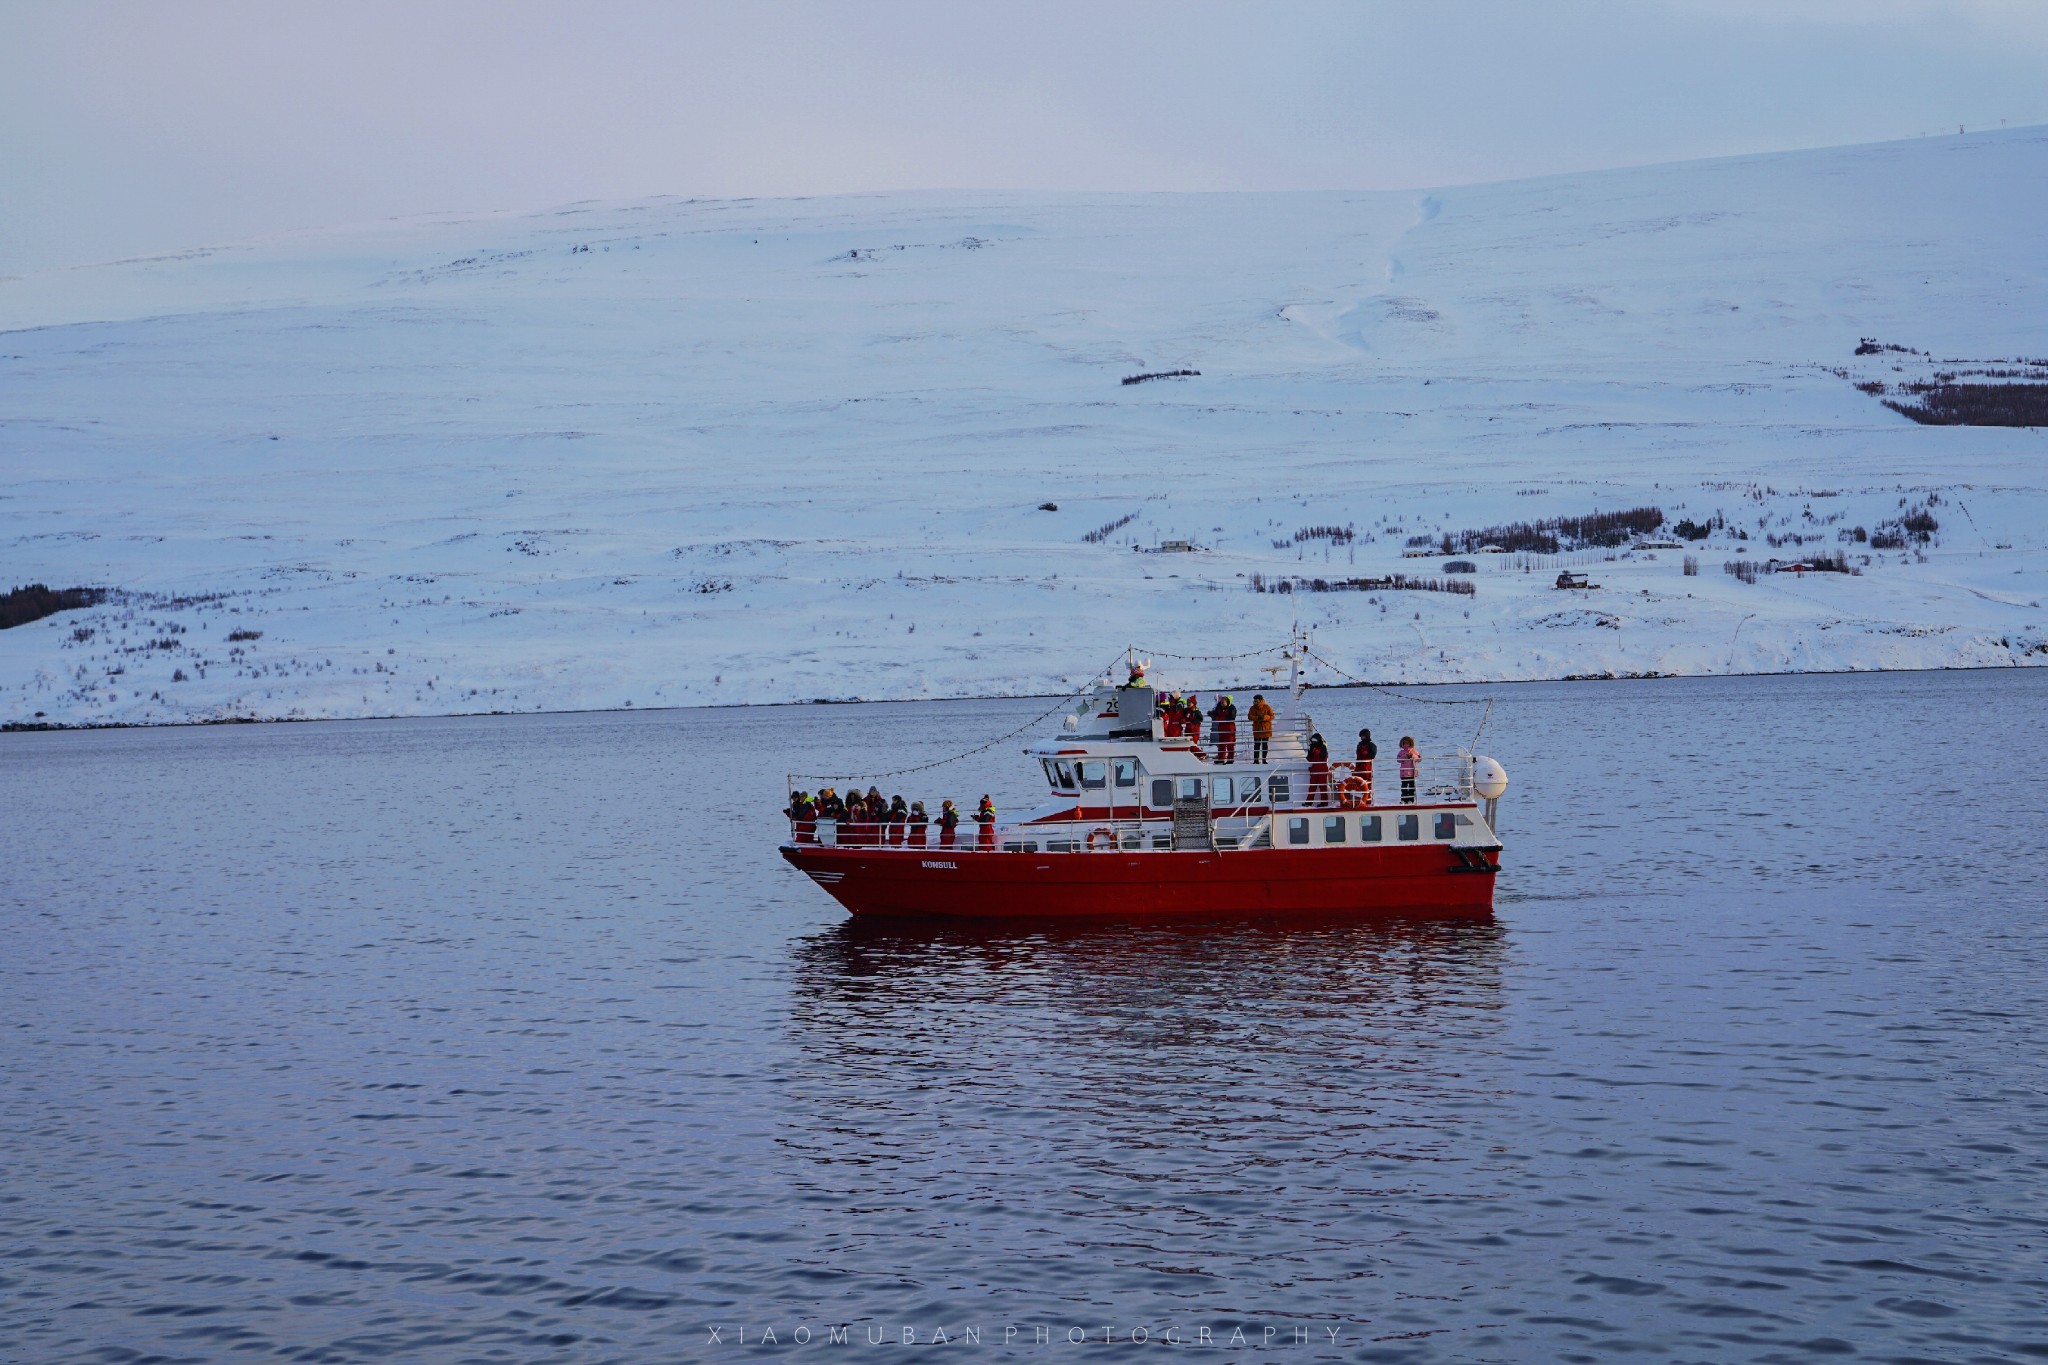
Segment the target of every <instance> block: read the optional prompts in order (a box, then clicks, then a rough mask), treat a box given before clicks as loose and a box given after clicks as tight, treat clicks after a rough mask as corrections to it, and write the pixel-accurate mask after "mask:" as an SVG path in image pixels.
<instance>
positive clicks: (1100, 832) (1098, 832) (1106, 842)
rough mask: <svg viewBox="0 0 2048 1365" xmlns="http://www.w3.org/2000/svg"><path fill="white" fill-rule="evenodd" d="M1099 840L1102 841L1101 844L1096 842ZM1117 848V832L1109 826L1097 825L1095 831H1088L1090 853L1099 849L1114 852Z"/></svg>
mask: <svg viewBox="0 0 2048 1365" xmlns="http://www.w3.org/2000/svg"><path fill="white" fill-rule="evenodd" d="M1098 838H1099V839H1101V840H1102V842H1101V843H1099V844H1098V843H1096V842H1095V841H1096V840H1097V839H1098ZM1115 848H1116V831H1115V830H1113V829H1111V828H1110V827H1109V826H1108V825H1097V826H1096V827H1095V828H1094V829H1091V830H1089V831H1088V851H1089V852H1090V853H1093V852H1095V851H1096V850H1097V849H1111V850H1114V849H1115Z"/></svg>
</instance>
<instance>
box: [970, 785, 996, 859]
mask: <svg viewBox="0 0 2048 1365" xmlns="http://www.w3.org/2000/svg"><path fill="white" fill-rule="evenodd" d="M974 823H975V824H977V825H980V826H981V832H980V834H979V835H977V836H976V838H975V845H976V847H978V848H979V849H980V850H981V851H982V852H983V853H988V852H990V851H992V850H993V849H994V848H995V846H996V803H995V802H993V801H991V800H989V799H988V793H987V792H983V793H982V795H981V804H980V805H978V806H976V807H975V808H974Z"/></svg>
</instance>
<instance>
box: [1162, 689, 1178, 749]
mask: <svg viewBox="0 0 2048 1365" xmlns="http://www.w3.org/2000/svg"><path fill="white" fill-rule="evenodd" d="M1159 719H1160V720H1161V721H1162V722H1163V725H1162V726H1161V733H1163V734H1164V735H1165V736H1166V738H1168V739H1179V738H1180V730H1181V710H1180V696H1179V694H1178V693H1168V694H1167V695H1166V696H1163V697H1161V698H1160V699H1159Z"/></svg>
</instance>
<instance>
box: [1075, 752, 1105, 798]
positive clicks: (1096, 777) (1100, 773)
mask: <svg viewBox="0 0 2048 1365" xmlns="http://www.w3.org/2000/svg"><path fill="white" fill-rule="evenodd" d="M1074 766H1075V767H1077V768H1079V769H1080V770H1081V790H1083V791H1101V790H1102V789H1103V788H1104V787H1107V786H1108V785H1109V765H1108V764H1107V763H1104V762H1103V761H1102V760H1101V759H1099V758H1095V759H1088V760H1086V761H1084V762H1081V763H1077V764H1075V765H1074Z"/></svg>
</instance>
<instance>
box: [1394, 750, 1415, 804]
mask: <svg viewBox="0 0 2048 1365" xmlns="http://www.w3.org/2000/svg"><path fill="white" fill-rule="evenodd" d="M1394 757H1395V758H1396V759H1397V760H1399V762H1400V764H1401V804H1402V805H1404V806H1412V805H1414V804H1415V770H1416V766H1417V765H1418V764H1420V763H1421V762H1422V750H1420V749H1418V748H1416V747H1415V736H1413V735H1403V736H1401V747H1400V748H1399V749H1397V750H1395V752H1394Z"/></svg>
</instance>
